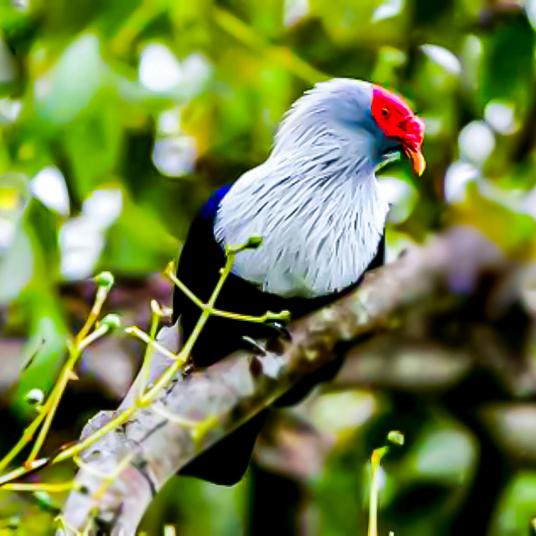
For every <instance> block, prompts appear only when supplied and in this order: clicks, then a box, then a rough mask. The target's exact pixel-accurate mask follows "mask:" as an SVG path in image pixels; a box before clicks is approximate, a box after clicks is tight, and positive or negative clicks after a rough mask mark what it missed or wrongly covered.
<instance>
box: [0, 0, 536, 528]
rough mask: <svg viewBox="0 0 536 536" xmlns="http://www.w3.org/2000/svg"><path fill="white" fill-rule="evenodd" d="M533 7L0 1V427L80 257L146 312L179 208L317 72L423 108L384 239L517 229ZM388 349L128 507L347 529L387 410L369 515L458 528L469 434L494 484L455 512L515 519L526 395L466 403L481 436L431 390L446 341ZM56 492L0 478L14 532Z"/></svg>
mask: <svg viewBox="0 0 536 536" xmlns="http://www.w3.org/2000/svg"><path fill="white" fill-rule="evenodd" d="M535 29H536V1H534V0H525V1H523V0H433V1H430V0H354V1H351V0H263V1H260V0H259V1H256V2H254V1H246V0H242V1H240V0H229V1H221V2H216V1H211V0H196V1H194V0H108V1H104V0H76V2H73V1H68V0H11V1H10V0H1V2H0V333H1V339H0V413H1V418H0V450H1V451H6V450H7V449H8V448H9V446H11V445H12V444H13V442H14V441H15V440H16V439H17V437H18V434H20V432H21V430H22V428H23V426H24V423H26V422H27V421H28V419H29V418H30V416H31V411H32V410H31V408H29V407H28V406H27V404H25V403H24V394H25V393H26V392H27V391H28V390H29V389H31V388H34V387H39V388H42V389H44V390H47V389H49V388H50V386H51V385H52V383H53V381H54V378H55V375H56V373H57V371H58V369H59V366H60V364H61V362H62V359H63V357H64V354H65V340H66V337H67V335H68V334H69V333H72V332H74V331H75V330H76V329H77V328H79V327H80V325H81V323H82V322H83V321H84V319H85V317H86V315H87V312H88V306H89V304H90V301H91V297H92V293H93V291H94V285H93V283H92V282H91V281H90V279H89V278H90V277H91V276H92V275H94V274H95V273H97V272H98V271H99V270H103V269H106V270H110V271H112V272H113V273H114V275H115V276H116V280H117V285H116V287H115V289H114V291H113V292H112V294H111V297H110V300H109V302H108V305H107V307H108V308H109V309H110V310H113V311H119V312H120V313H121V314H122V317H123V321H124V323H125V325H128V324H131V323H136V324H138V325H140V326H146V324H147V321H148V318H149V300H150V298H157V299H159V300H160V301H161V302H162V303H169V301H170V294H171V288H170V286H169V284H168V282H167V281H166V280H165V279H164V278H163V277H162V276H161V275H159V274H160V272H161V271H162V270H163V268H164V267H165V266H166V264H167V263H168V261H169V260H171V259H174V258H176V256H177V253H178V251H179V248H180V244H181V240H182V239H183V238H184V235H185V232H186V230H187V226H188V222H189V220H190V219H191V217H192V215H193V214H194V213H195V211H196V210H197V209H198V208H199V206H200V205H201V204H202V202H203V201H204V200H205V199H206V197H207V196H208V195H209V193H210V192H211V191H212V190H213V189H214V188H216V187H217V186H218V185H221V184H223V183H225V182H229V181H233V180H234V179H235V178H237V177H238V176H239V175H240V174H241V173H242V172H244V171H245V170H247V169H249V168H251V167H252V166H255V165H256V164H258V163H260V162H261V161H262V160H263V159H264V158H265V157H266V156H267V154H268V152H269V150H270V145H271V140H272V136H273V133H274V130H275V129H276V127H277V124H278V122H279V120H280V119H281V117H282V115H283V113H284V112H285V110H286V109H287V108H288V106H289V105H290V103H291V102H292V101H293V100H294V99H295V98H296V97H298V96H299V95H300V94H301V93H302V91H304V90H305V89H307V88H308V87H310V86H311V85H312V84H314V83H315V82H316V81H319V80H322V79H324V78H327V77H332V76H344V77H354V78H362V79H367V80H371V81H374V82H376V83H380V84H382V85H384V86H386V87H388V88H391V89H394V90H396V91H398V92H399V93H401V94H403V95H404V96H405V97H406V98H407V99H408V100H409V101H410V102H411V103H412V106H413V107H414V109H415V110H416V111H417V112H418V113H419V114H420V115H421V116H422V117H423V118H424V120H425V122H426V129H427V134H426V142H425V145H424V153H425V156H426V159H427V161H428V169H427V172H426V174H425V175H424V177H423V178H422V180H416V179H415V178H414V177H412V175H411V172H410V170H409V167H408V165H407V163H406V162H402V161H400V162H397V163H394V164H392V165H390V166H389V167H387V168H385V169H383V170H382V172H381V175H382V187H383V188H384V189H385V191H386V194H387V195H389V197H390V199H391V201H392V202H393V204H394V205H393V209H392V212H391V215H390V223H389V229H388V235H387V239H388V247H389V256H390V258H394V257H395V256H396V255H397V254H398V253H399V251H400V250H401V249H403V248H405V247H407V245H408V244H411V243H415V242H417V243H420V242H423V241H425V240H426V238H427V237H428V236H430V235H431V234H433V233H436V232H439V231H440V230H441V229H443V228H444V227H446V226H448V225H452V224H454V223H463V224H469V225H472V226H474V227H477V228H479V229H481V230H483V231H484V232H485V233H486V234H487V235H488V236H489V237H491V238H492V239H493V240H494V241H495V242H496V244H497V245H498V246H499V247H501V246H508V247H510V246H511V245H512V244H514V245H515V244H526V243H527V241H529V242H530V239H531V237H533V236H534V231H535V228H536V174H535V170H536V167H535V164H536V148H535V142H536V80H535V77H534V70H535V65H536V59H535V58H536V56H535V46H534V44H535ZM534 251H536V248H535V249H534ZM535 257H536V255H535ZM534 347H535V348H536V345H535V346H534ZM140 351H141V348H140V346H139V345H137V344H136V343H135V342H134V341H132V340H130V339H128V338H127V337H125V336H122V335H121V334H117V335H114V336H113V337H109V338H107V339H106V340H104V341H102V342H101V343H99V344H96V345H94V346H92V347H91V348H90V349H89V350H88V351H87V353H86V355H85V357H84V360H83V363H82V367H81V371H80V380H79V381H78V382H75V383H73V384H72V385H71V386H70V389H69V392H68V394H67V397H66V400H65V402H64V404H63V405H62V407H61V410H60V412H59V414H58V418H57V419H56V421H55V424H54V430H53V433H52V436H51V438H50V442H49V445H48V447H47V448H48V452H51V451H52V450H53V449H54V448H57V447H58V446H59V445H61V444H62V443H64V442H66V441H69V440H72V439H74V438H76V437H77V436H78V434H79V432H80V430H81V427H82V425H83V424H84V423H85V421H86V420H87V418H88V417H89V416H91V415H92V414H94V413H95V412H96V411H98V410H100V409H111V408H114V407H115V406H116V405H117V403H118V400H120V399H121V397H122V395H123V394H124V393H125V391H126V389H127V388H128V385H129V383H130V381H131V379H132V377H133V375H135V371H136V367H137V366H138V365H139V358H140ZM532 352H533V355H534V356H535V357H536V352H535V350H534V348H533V349H532ZM422 356H423V353H421V357H422ZM406 357H407V359H406V361H404V362H403V363H402V365H403V366H401V367H399V368H396V369H393V368H391V367H389V366H387V367H383V368H382V367H380V368H379V369H378V367H377V368H376V369H373V372H372V373H371V374H372V376H371V377H373V378H374V379H375V380H374V381H372V380H370V382H369V383H370V384H371V385H375V384H377V385H381V386H382V387H383V388H382V389H379V388H366V387H365V385H366V382H361V383H358V384H356V385H355V386H352V385H351V384H349V383H348V382H346V383H345V384H344V386H343V387H344V388H343V387H341V386H339V388H337V389H335V388H333V387H332V388H328V389H325V390H324V391H323V392H321V393H317V394H316V395H315V396H313V397H312V398H310V399H308V400H307V401H306V402H305V403H303V404H302V405H300V406H299V407H297V408H293V409H291V410H289V411H287V412H286V413H279V414H278V416H274V418H273V422H272V423H271V425H270V430H268V431H267V432H266V434H265V436H264V438H263V439H262V441H261V442H260V444H259V448H258V450H257V461H256V463H255V465H254V467H253V468H252V469H251V471H250V473H249V475H248V477H247V478H246V480H245V481H244V482H242V483H241V484H240V485H238V486H236V487H233V488H220V487H216V486H211V485H209V484H206V483H201V482H197V481H193V480H189V479H186V478H176V479H174V480H173V481H172V482H170V483H169V485H168V486H167V487H166V489H165V490H164V491H163V492H162V494H161V495H160V496H159V497H158V498H157V499H156V500H155V501H154V504H153V505H152V507H151V509H150V511H149V512H148V513H147V515H146V517H145V520H144V523H143V527H144V530H146V531H147V533H148V534H160V533H161V531H162V529H163V526H164V524H165V523H171V524H173V525H174V526H175V527H176V528H177V530H178V532H179V534H183V535H198V534H214V535H235V534H241V533H247V532H251V533H254V532H257V533H260V528H262V526H263V525H262V524H263V520H266V519H269V518H270V517H272V518H273V517H277V518H279V519H280V522H281V524H282V525H281V526H284V525H285V524H286V526H287V527H288V528H289V530H290V527H294V529H293V530H295V531H296V530H297V529H296V527H300V530H301V531H302V533H306V534H322V535H328V536H329V535H333V536H335V535H347V534H348V535H349V534H365V532H366V507H367V487H368V481H367V459H368V457H369V455H370V453H371V451H372V449H373V448H374V447H377V446H379V445H380V444H382V441H383V439H382V438H384V437H385V432H386V431H387V430H389V429H392V428H398V429H400V430H402V431H403V432H404V433H405V435H406V445H405V446H404V447H403V448H401V449H398V450H397V451H396V452H395V451H393V452H392V453H391V454H390V455H389V456H388V458H387V459H386V463H385V472H384V473H383V477H382V481H383V490H382V495H381V505H382V511H381V514H380V524H381V527H382V532H383V533H385V534H386V533H387V530H388V529H390V530H394V531H395V533H396V534H397V536H398V535H401V536H402V535H408V534H411V535H412V536H419V535H423V536H424V535H431V534H434V535H441V534H463V533H464V532H463V531H461V532H460V531H459V530H455V529H454V528H453V527H458V528H459V527H463V524H460V523H461V521H460V519H462V521H463V516H465V519H467V516H468V515H470V512H469V513H468V512H467V509H466V508H464V505H466V504H468V501H474V500H475V497H472V498H471V493H472V492H473V491H474V490H473V491H472V487H471V483H472V479H473V478H474V475H475V471H476V467H477V464H478V460H479V459H480V457H481V456H482V455H483V452H488V451H487V450H486V449H488V447H489V448H490V449H492V450H493V452H495V450H494V449H497V452H498V454H497V456H498V459H499V460H500V463H499V462H498V463H497V472H498V473H500V475H499V476H500V481H499V483H498V484H497V486H498V488H497V489H496V490H495V493H496V498H497V500H496V501H495V502H494V508H493V509H492V510H489V511H488V512H487V520H486V523H488V527H489V528H488V529H484V527H483V525H481V527H482V532H474V531H472V532H465V533H467V534H469V533H470V534H485V533H489V534H492V535H497V536H499V535H500V536H504V535H526V534H528V530H529V521H530V519H531V518H532V516H534V515H535V514H536V447H535V445H536V410H535V409H534V408H533V407H532V406H531V405H530V404H528V403H526V404H524V405H523V408H522V411H519V406H518V403H519V400H521V401H523V400H524V398H523V397H524V395H525V393H524V392H522V390H521V391H520V392H519V393H517V394H516V397H513V398H515V399H516V400H515V401H514V400H512V404H513V405H508V404H509V402H508V401H507V402H505V404H506V406H504V407H502V410H501V411H499V410H498V409H497V408H495V407H492V408H491V409H490V408H488V410H489V411H488V413H489V415H490V417H489V419H491V420H492V425H493V427H494V429H495V430H496V431H497V434H496V444H495V442H494V443H493V445H492V446H491V447H490V444H491V443H490V442H489V441H488V440H486V441H487V442H486V441H484V442H483V440H482V437H481V435H480V434H481V430H480V429H479V428H478V427H475V428H474V429H472V427H471V426H468V425H467V423H463V422H461V421H460V420H458V419H457V418H456V415H455V414H454V413H453V412H451V411H450V410H449V402H448V400H446V399H445V400H443V396H442V394H443V393H444V392H445V390H446V389H447V387H448V386H449V385H451V384H452V383H454V382H456V381H457V379H458V378H459V377H460V376H461V375H463V374H464V371H465V370H466V369H465V368H464V367H465V365H464V364H463V362H460V361H459V360H456V359H450V358H449V355H440V354H439V353H434V352H432V351H429V352H428V354H426V357H427V360H426V363H427V364H428V368H423V366H422V360H421V361H419V359H418V356H414V355H410V356H409V357H408V356H406ZM371 366H373V365H371ZM416 367H417V370H415V368H416ZM369 372H370V371H369ZM419 373H421V375H420V376H419ZM382 375H383V376H382ZM386 375H387V376H388V378H386V377H384V376H386ZM408 377H410V378H411V380H408ZM416 378H417V379H416ZM477 390H478V389H477ZM438 393H439V394H438ZM460 396H461V395H460ZM462 402H463V400H462ZM514 402H515V403H514ZM467 403H468V404H469V403H470V402H469V401H468V402H467ZM501 431H502V432H503V434H502V436H501ZM518 436H519V437H518ZM486 437H487V436H486ZM505 441H506V443H507V444H506V446H504V448H502V446H503V443H504V442H505ZM508 441H510V442H509V443H508ZM520 458H521V459H522V462H520V461H519V460H520ZM511 460H515V462H511ZM71 474H72V469H71V468H69V467H67V466H65V467H62V468H55V469H54V470H52V471H49V472H48V475H47V476H48V478H49V479H51V480H54V479H59V480H61V479H65V478H68V477H69V476H70V475H71ZM61 500H62V496H51V497H46V496H38V497H35V496H31V495H28V494H26V495H24V494H14V493H7V492H2V491H0V519H2V520H5V519H7V518H9V517H11V516H20V518H21V521H22V525H21V527H19V528H18V529H17V530H16V531H15V532H18V533H20V534H36V535H38V534H47V533H48V532H49V531H50V527H51V526H52V525H51V524H52V519H53V516H54V511H55V507H56V506H57V505H59V504H61ZM476 500H478V497H477V498H476ZM460 516H462V517H460ZM457 523H458V524H457ZM1 524H2V522H0V525H1ZM4 532H5V533H6V534H10V533H11V532H10V530H9V529H7V528H4V529H0V533H1V534H4Z"/></svg>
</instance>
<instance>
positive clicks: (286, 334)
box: [266, 321, 292, 342]
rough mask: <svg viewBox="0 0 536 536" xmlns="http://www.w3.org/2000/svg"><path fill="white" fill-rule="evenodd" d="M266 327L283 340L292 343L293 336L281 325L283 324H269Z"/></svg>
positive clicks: (275, 322)
mask: <svg viewBox="0 0 536 536" xmlns="http://www.w3.org/2000/svg"><path fill="white" fill-rule="evenodd" d="M266 325H267V326H268V327H269V328H271V329H273V330H274V331H276V332H277V334H278V336H279V337H281V339H283V340H285V341H288V342H290V341H291V340H292V335H291V334H290V331H289V330H288V329H287V327H286V326H285V325H284V324H283V323H281V322H277V321H274V322H267V323H266Z"/></svg>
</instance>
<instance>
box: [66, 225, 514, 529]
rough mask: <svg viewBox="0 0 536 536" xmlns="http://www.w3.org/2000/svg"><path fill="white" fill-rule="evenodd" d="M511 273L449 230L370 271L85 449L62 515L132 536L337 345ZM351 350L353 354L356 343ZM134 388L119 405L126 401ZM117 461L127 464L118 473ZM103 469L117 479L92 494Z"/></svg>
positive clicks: (481, 243)
mask: <svg viewBox="0 0 536 536" xmlns="http://www.w3.org/2000/svg"><path fill="white" fill-rule="evenodd" d="M511 269H512V264H511V263H510V262H509V261H508V260H507V259H506V258H505V256H504V255H503V254H502V253H501V252H500V251H499V250H498V249H497V248H496V247H495V246H494V245H493V244H491V243H490V242H489V241H488V240H486V239H485V238H484V237H483V236H482V235H480V234H479V233H477V232H476V231H474V230H473V229H470V228H453V229H451V230H450V231H449V232H447V233H446V234H444V235H442V236H440V237H437V238H434V239H433V240H432V241H431V242H430V243H429V244H428V245H426V246H424V247H421V248H415V249H413V250H411V251H410V252H408V253H407V254H405V255H404V256H402V257H401V258H400V259H398V260H397V261H396V262H394V263H392V264H390V265H388V266H386V267H384V268H381V269H379V270H376V271H374V272H372V273H370V274H368V275H367V277H366V278H365V281H364V282H363V284H362V285H361V286H360V288H359V289H358V290H357V291H356V292H354V293H352V294H351V295H348V296H346V297H344V298H342V299H341V300H339V301H338V302H336V303H334V304H333V305H331V306H329V307H326V308H324V309H322V310H320V311H318V312H316V313H315V314H313V315H311V316H309V317H307V318H304V319H300V320H299V321H297V322H295V323H293V324H292V326H291V330H290V331H291V334H292V341H291V342H288V343H278V345H277V346H278V348H271V349H270V351H268V352H267V353H266V355H265V356H262V357H259V356H256V355H252V354H247V353H244V352H239V353H235V354H233V355H231V356H229V357H228V358H226V359H225V360H223V361H221V362H219V363H217V364H215V365H213V366H211V367H210V368H208V369H206V370H199V371H196V372H194V373H192V374H191V375H189V376H187V377H186V378H176V380H175V381H174V382H173V384H172V385H171V386H170V387H169V388H168V389H167V391H166V392H165V393H164V395H163V396H162V397H161V398H160V399H159V400H158V401H157V402H156V403H155V404H153V405H152V406H150V407H147V408H145V409H143V410H140V411H138V412H137V413H136V414H135V416H134V418H132V419H131V420H130V421H129V422H128V423H127V424H126V425H124V426H122V427H121V428H119V429H117V430H115V431H114V432H113V433H110V434H108V435H107V436H105V437H104V438H103V439H102V440H101V441H99V442H98V443H97V444H95V445H94V446H92V447H91V448H89V449H88V450H87V451H86V452H85V453H84V455H83V462H84V463H83V466H82V468H81V469H80V471H79V473H78V475H77V477H76V481H77V484H78V486H77V490H75V491H73V492H72V493H71V494H70V496H69V498H68V500H67V502H66V504H65V507H64V510H63V516H64V519H65V520H66V521H67V523H68V524H69V525H70V526H71V527H73V528H75V529H78V530H81V529H82V528H83V527H85V526H86V524H87V521H88V519H90V518H91V517H92V518H93V519H94V522H95V526H99V530H100V531H101V532H100V533H102V532H104V533H108V534H114V535H130V534H135V531H136V527H137V526H138V524H139V522H140V520H141V518H142V516H143V513H144V512H145V510H146V508H147V507H148V505H149V504H150V502H151V501H152V499H153V498H154V496H155V494H156V493H157V492H158V490H159V489H160V488H161V487H162V486H163V485H164V484H165V483H166V481H167V480H168V479H169V478H171V477H172V476H173V475H175V474H176V472H177V471H178V470H179V469H180V468H181V467H182V466H184V465H185V464H186V463H187V462H189V461H190V460H192V459H193V458H194V457H195V456H196V455H197V454H199V453H200V452H201V451H202V450H204V449H206V448H207V447H209V446H210V445H212V444H214V443H215V442H216V441H218V440H219V439H221V438H222V437H223V436H224V435H226V434H227V433H229V432H230V431H231V430H233V429H235V428H236V427H238V426H240V424H242V423H243V422H245V421H246V420H247V419H249V418H251V417H252V416H253V415H255V414H256V413H257V412H259V411H260V410H261V409H263V408H265V407H266V406H267V405H269V404H270V403H271V402H273V401H274V400H275V399H276V398H278V397H279V396H280V395H282V394H283V393H284V392H285V391H286V390H288V389H289V388H290V387H291V386H292V385H293V384H294V383H295V382H296V381H297V380H298V379H299V378H301V377H302V376H304V375H306V374H308V373H310V372H312V371H313V370H315V369H316V368H318V367H319V366H321V365H323V364H325V363H327V362H328V361H329V360H330V359H331V358H332V356H333V354H334V350H335V347H336V346H337V345H340V343H349V342H354V341H356V339H359V338H360V337H362V336H364V335H368V334H372V333H375V332H377V331H378V330H384V329H388V328H389V327H392V326H396V325H398V324H400V321H401V319H402V318H404V316H405V315H406V314H409V312H410V311H414V310H420V311H421V312H424V314H427V313H428V312H433V311H437V310H445V309H446V310H455V309H456V308H457V307H459V305H460V302H463V301H464V300H465V299H466V298H467V297H468V296H472V295H473V294H474V293H476V292H477V290H478V285H479V282H480V275H481V274H482V273H486V274H489V273H495V274H497V273H500V274H505V273H509V272H510V271H511ZM488 297H489V296H488V295H487V294H486V299H487V298H488ZM483 307H485V304H484V305H483ZM159 339H160V342H161V343H162V344H163V345H164V346H166V347H167V348H169V349H170V350H172V351H175V350H176V349H177V347H178V345H179V344H180V341H179V340H178V337H177V330H176V327H172V328H163V329H162V330H161V332H160V335H159ZM352 351H353V352H354V353H356V352H359V345H358V346H357V347H356V348H355V349H354V350H352ZM167 364H168V362H167V361H166V358H164V357H163V356H161V355H155V356H154V360H153V365H152V366H153V370H152V374H153V377H156V376H158V374H159V371H161V370H162V368H163V367H165V366H166V365H167ZM133 389H135V386H133ZM133 389H132V390H131V392H130V393H129V395H127V397H126V399H125V400H124V401H123V403H122V404H121V407H120V408H119V409H118V410H117V411H121V409H122V408H124V407H126V406H128V405H129V404H131V403H132V396H133V395H132V393H133ZM114 414H116V412H102V413H99V414H98V415H97V416H96V417H94V418H93V419H92V420H91V421H90V422H89V423H88V424H87V425H86V427H85V429H84V431H83V434H82V435H83V436H87V435H88V434H89V433H91V432H92V431H94V430H95V429H97V428H100V427H102V425H103V424H104V423H105V422H108V421H109V420H110V419H111V418H112V417H113V415H114ZM190 421H194V422H209V423H210V425H209V426H207V427H206V430H205V432H204V433H202V434H200V433H192V430H193V429H192V428H191V427H190V426H188V425H185V423H187V422H190ZM125 461H128V462H129V463H125ZM121 464H123V465H124V466H125V468H124V469H123V470H122V471H121V472H120V473H118V474H117V468H118V466H120V465H121ZM106 474H116V477H115V478H114V480H113V482H112V483H111V484H110V485H109V486H107V487H106V489H105V491H104V493H99V492H98V490H99V488H100V487H101V486H102V483H103V479H104V476H105V475H106ZM101 491H102V489H101Z"/></svg>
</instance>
